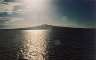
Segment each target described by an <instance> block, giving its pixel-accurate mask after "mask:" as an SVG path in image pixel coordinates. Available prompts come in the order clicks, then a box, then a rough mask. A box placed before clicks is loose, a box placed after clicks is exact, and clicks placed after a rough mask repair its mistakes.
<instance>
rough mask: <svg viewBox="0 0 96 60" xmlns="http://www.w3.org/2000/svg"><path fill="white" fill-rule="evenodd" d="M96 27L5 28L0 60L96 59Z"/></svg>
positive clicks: (1, 37)
mask: <svg viewBox="0 0 96 60" xmlns="http://www.w3.org/2000/svg"><path fill="white" fill-rule="evenodd" d="M95 32H96V31H95V29H83V28H69V29H62V28H61V29H37V30H36V29H34V30H33V29H32V30H31V29H26V30H22V29H21V30H20V29H1V30H0V60H95V56H96V54H95V52H96V49H95V40H96V39H95Z"/></svg>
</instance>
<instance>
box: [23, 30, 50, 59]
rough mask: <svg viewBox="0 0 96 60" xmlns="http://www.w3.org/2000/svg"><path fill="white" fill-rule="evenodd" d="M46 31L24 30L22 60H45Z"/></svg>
mask: <svg viewBox="0 0 96 60" xmlns="http://www.w3.org/2000/svg"><path fill="white" fill-rule="evenodd" d="M47 32H48V31H47V30H24V39H25V40H24V41H23V49H22V50H21V53H22V55H23V58H24V59H28V60H45V59H46V58H47V56H46V53H47V50H46V49H47V40H46V39H47V35H48V34H47Z"/></svg>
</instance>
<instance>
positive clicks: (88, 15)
mask: <svg viewBox="0 0 96 60" xmlns="http://www.w3.org/2000/svg"><path fill="white" fill-rule="evenodd" d="M30 1H31V2H30ZM95 3H96V2H95V0H27V2H26V1H25V5H26V4H29V5H27V6H26V7H27V10H26V11H27V13H28V11H29V10H30V12H29V13H28V14H29V15H27V16H29V17H28V19H29V20H30V19H31V20H32V22H33V23H32V24H33V25H38V24H51V25H58V26H65V27H76V28H77V27H88V28H90V27H92V28H93V27H96V24H95V23H96V11H95V10H96V8H95ZM29 6H30V7H29ZM25 14H26V13H25Z"/></svg>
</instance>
